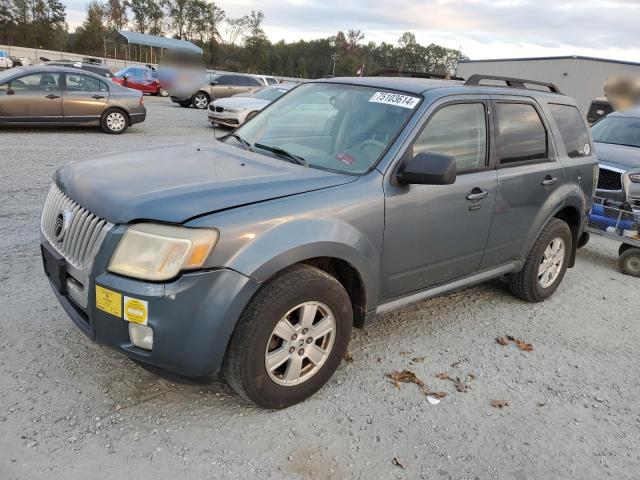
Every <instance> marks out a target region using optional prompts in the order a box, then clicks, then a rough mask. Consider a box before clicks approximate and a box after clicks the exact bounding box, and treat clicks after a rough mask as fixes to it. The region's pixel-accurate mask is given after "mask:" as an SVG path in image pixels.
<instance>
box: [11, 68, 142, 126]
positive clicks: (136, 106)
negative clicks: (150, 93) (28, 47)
mask: <svg viewBox="0 0 640 480" xmlns="http://www.w3.org/2000/svg"><path fill="white" fill-rule="evenodd" d="M145 117H146V109H145V107H144V104H143V101H142V94H141V93H140V92H136V91H134V90H130V89H128V88H123V87H121V86H119V85H116V84H115V83H112V82H109V81H106V80H105V79H104V78H102V77H100V76H99V75H96V74H94V73H91V72H83V71H80V70H78V69H75V68H65V67H54V66H43V65H36V66H33V67H17V68H14V69H11V70H7V71H5V72H1V73H0V124H2V123H4V124H16V125H27V124H28V125H44V124H51V123H61V124H65V125H100V126H101V127H102V129H103V130H104V131H105V132H107V133H124V132H125V131H126V130H127V128H128V127H129V126H131V125H133V124H135V123H140V122H143V121H144V120H145Z"/></svg>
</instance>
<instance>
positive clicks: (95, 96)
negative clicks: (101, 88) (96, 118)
mask: <svg viewBox="0 0 640 480" xmlns="http://www.w3.org/2000/svg"><path fill="white" fill-rule="evenodd" d="M91 98H95V99H96V100H99V99H101V98H104V95H93V96H92V97H91Z"/></svg>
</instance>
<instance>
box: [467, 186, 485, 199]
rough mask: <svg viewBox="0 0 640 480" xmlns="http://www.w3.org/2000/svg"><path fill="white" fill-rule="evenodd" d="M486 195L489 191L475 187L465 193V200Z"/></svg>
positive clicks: (481, 197)
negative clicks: (467, 193)
mask: <svg viewBox="0 0 640 480" xmlns="http://www.w3.org/2000/svg"><path fill="white" fill-rule="evenodd" d="M488 196H489V192H487V191H486V190H482V189H481V188H478V187H476V188H474V189H473V190H471V193H470V194H469V195H467V200H471V201H475V200H482V199H483V198H487V197H488Z"/></svg>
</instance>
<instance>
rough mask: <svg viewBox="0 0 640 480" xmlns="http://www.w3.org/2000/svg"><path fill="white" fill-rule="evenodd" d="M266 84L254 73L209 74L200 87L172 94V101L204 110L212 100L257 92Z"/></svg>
mask: <svg viewBox="0 0 640 480" xmlns="http://www.w3.org/2000/svg"><path fill="white" fill-rule="evenodd" d="M262 87H264V84H263V83H262V82H261V81H260V80H258V79H257V78H256V77H254V76H253V75H241V74H235V73H234V74H231V73H229V74H222V75H221V74H207V75H206V80H205V82H204V83H203V84H202V85H201V86H200V88H199V89H198V90H197V91H196V92H194V93H192V94H189V95H186V96H175V95H171V101H172V102H175V103H177V104H178V105H180V106H181V107H189V106H191V105H193V106H194V107H196V108H198V109H200V110H203V109H205V108H207V107H208V106H209V103H210V102H211V100H217V99H219V98H227V97H231V96H233V95H236V94H238V93H249V92H255V91H256V90H258V89H260V88H262Z"/></svg>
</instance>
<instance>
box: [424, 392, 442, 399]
mask: <svg viewBox="0 0 640 480" xmlns="http://www.w3.org/2000/svg"><path fill="white" fill-rule="evenodd" d="M427 395H429V396H430V397H436V398H444V397H446V396H447V392H429V393H427Z"/></svg>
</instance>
